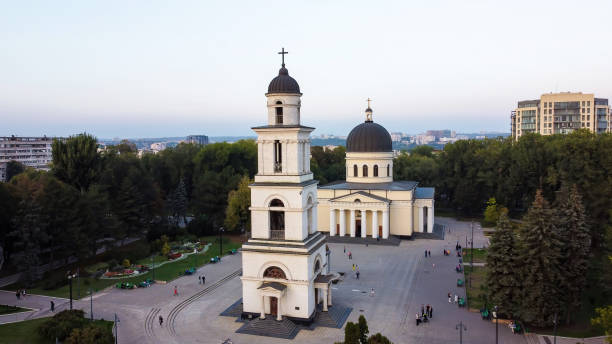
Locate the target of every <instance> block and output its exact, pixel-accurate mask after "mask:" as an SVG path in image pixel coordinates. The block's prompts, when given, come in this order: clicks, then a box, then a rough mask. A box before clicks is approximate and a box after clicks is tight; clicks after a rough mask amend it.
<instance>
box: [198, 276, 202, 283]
mask: <svg viewBox="0 0 612 344" xmlns="http://www.w3.org/2000/svg"><path fill="white" fill-rule="evenodd" d="M198 284H202V276H198Z"/></svg>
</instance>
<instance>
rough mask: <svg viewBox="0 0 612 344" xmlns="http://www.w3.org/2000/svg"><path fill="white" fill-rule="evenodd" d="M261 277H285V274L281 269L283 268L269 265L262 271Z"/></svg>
mask: <svg viewBox="0 0 612 344" xmlns="http://www.w3.org/2000/svg"><path fill="white" fill-rule="evenodd" d="M263 277H268V278H280V279H287V276H285V272H284V271H283V269H281V268H279V267H277V266H271V267H269V268H267V269H266V271H264V275H263Z"/></svg>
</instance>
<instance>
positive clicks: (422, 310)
mask: <svg viewBox="0 0 612 344" xmlns="http://www.w3.org/2000/svg"><path fill="white" fill-rule="evenodd" d="M421 315H425V305H421Z"/></svg>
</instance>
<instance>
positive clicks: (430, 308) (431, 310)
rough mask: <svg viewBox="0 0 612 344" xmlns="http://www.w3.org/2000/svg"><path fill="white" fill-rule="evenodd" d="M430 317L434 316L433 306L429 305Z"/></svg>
mask: <svg viewBox="0 0 612 344" xmlns="http://www.w3.org/2000/svg"><path fill="white" fill-rule="evenodd" d="M429 318H430V319H431V318H433V306H432V307H429Z"/></svg>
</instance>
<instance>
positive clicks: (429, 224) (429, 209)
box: [427, 207, 434, 233]
mask: <svg viewBox="0 0 612 344" xmlns="http://www.w3.org/2000/svg"><path fill="white" fill-rule="evenodd" d="M433 225H434V212H433V207H427V232H428V233H433Z"/></svg>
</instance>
